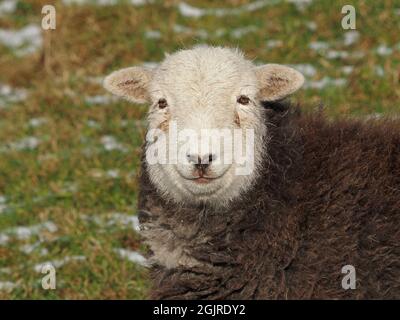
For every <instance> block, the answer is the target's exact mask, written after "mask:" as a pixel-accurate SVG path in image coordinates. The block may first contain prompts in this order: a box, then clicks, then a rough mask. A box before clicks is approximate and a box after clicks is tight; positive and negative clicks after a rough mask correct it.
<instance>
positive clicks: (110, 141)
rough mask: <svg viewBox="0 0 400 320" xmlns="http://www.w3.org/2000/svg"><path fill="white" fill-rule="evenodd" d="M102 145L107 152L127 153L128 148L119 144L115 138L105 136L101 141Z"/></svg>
mask: <svg viewBox="0 0 400 320" xmlns="http://www.w3.org/2000/svg"><path fill="white" fill-rule="evenodd" d="M100 141H101V144H102V145H103V148H104V149H105V150H106V151H114V150H116V151H121V152H127V151H128V148H127V147H126V146H124V145H123V144H122V143H120V142H118V141H117V139H116V138H115V137H114V136H110V135H107V136H103V137H101V139H100Z"/></svg>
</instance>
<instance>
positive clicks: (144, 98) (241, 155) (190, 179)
mask: <svg viewBox="0 0 400 320" xmlns="http://www.w3.org/2000/svg"><path fill="white" fill-rule="evenodd" d="M303 82H304V78H303V76H302V75H301V74H300V73H299V72H297V71H296V70H294V69H291V68H289V67H285V66H282V65H276V64H267V65H263V66H258V67H256V66H254V65H253V63H252V62H250V61H248V60H246V59H245V58H244V57H243V55H242V54H241V53H240V52H239V51H237V50H231V49H227V48H211V47H196V48H194V49H191V50H182V51H179V52H177V53H175V54H172V55H169V56H167V57H166V59H165V60H164V61H163V62H162V63H161V64H160V66H158V67H157V68H155V69H148V68H144V67H131V68H126V69H122V70H119V71H116V72H114V73H112V74H111V75H109V76H108V77H107V78H106V79H105V81H104V86H105V88H106V89H108V90H109V91H111V92H112V93H114V94H116V95H119V96H122V97H124V98H126V99H128V100H130V101H132V102H135V103H146V102H150V103H151V106H150V109H149V112H148V120H149V126H148V129H149V130H148V134H147V146H146V161H147V168H148V173H149V176H150V179H151V181H152V182H153V184H154V185H155V186H156V187H157V189H158V191H159V192H160V193H162V195H163V196H164V197H165V198H167V199H172V200H174V201H175V202H178V203H191V204H202V203H206V204H210V205H214V206H225V205H227V204H229V203H230V201H231V200H233V199H235V198H237V197H238V196H240V195H241V194H242V193H243V192H245V191H246V190H247V189H248V188H249V187H250V186H251V185H252V183H253V182H254V181H255V178H256V177H257V174H258V173H259V168H260V165H261V163H262V160H263V158H264V157H268V154H267V152H268V132H267V130H266V126H265V122H266V119H265V115H264V112H263V108H262V107H261V104H260V101H274V100H279V99H282V98H284V97H286V96H288V95H289V94H291V93H293V92H294V91H296V90H297V89H299V88H300V87H301V85H302V84H303Z"/></svg>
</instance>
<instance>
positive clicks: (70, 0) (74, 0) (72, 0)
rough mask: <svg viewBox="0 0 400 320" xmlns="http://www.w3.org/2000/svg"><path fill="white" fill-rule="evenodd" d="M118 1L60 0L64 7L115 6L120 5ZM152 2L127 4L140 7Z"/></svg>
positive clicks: (143, 1) (137, 1) (144, 0)
mask: <svg viewBox="0 0 400 320" xmlns="http://www.w3.org/2000/svg"><path fill="white" fill-rule="evenodd" d="M120 2H121V1H120V0H62V3H63V4H64V5H71V4H76V5H85V4H93V5H96V6H115V5H117V4H118V3H120ZM153 2H154V1H153V0H129V2H128V3H129V4H131V5H133V6H142V5H145V4H150V3H153Z"/></svg>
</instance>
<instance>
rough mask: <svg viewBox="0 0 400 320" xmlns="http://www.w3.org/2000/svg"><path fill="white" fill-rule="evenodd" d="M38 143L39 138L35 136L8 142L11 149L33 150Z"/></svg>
mask: <svg viewBox="0 0 400 320" xmlns="http://www.w3.org/2000/svg"><path fill="white" fill-rule="evenodd" d="M39 144H40V140H39V139H38V138H36V137H25V138H22V139H21V140H18V141H16V142H12V143H11V144H10V148H11V149H12V150H17V151H21V150H34V149H36V148H37V146H38V145H39Z"/></svg>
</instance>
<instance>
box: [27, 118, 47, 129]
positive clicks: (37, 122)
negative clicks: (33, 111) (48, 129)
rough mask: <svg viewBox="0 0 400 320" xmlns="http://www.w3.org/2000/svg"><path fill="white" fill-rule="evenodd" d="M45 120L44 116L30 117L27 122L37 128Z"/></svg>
mask: <svg viewBox="0 0 400 320" xmlns="http://www.w3.org/2000/svg"><path fill="white" fill-rule="evenodd" d="M46 122H47V119H46V118H32V119H31V120H29V122H28V124H29V126H30V127H32V128H37V127H40V126H41V125H42V124H45V123H46Z"/></svg>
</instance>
